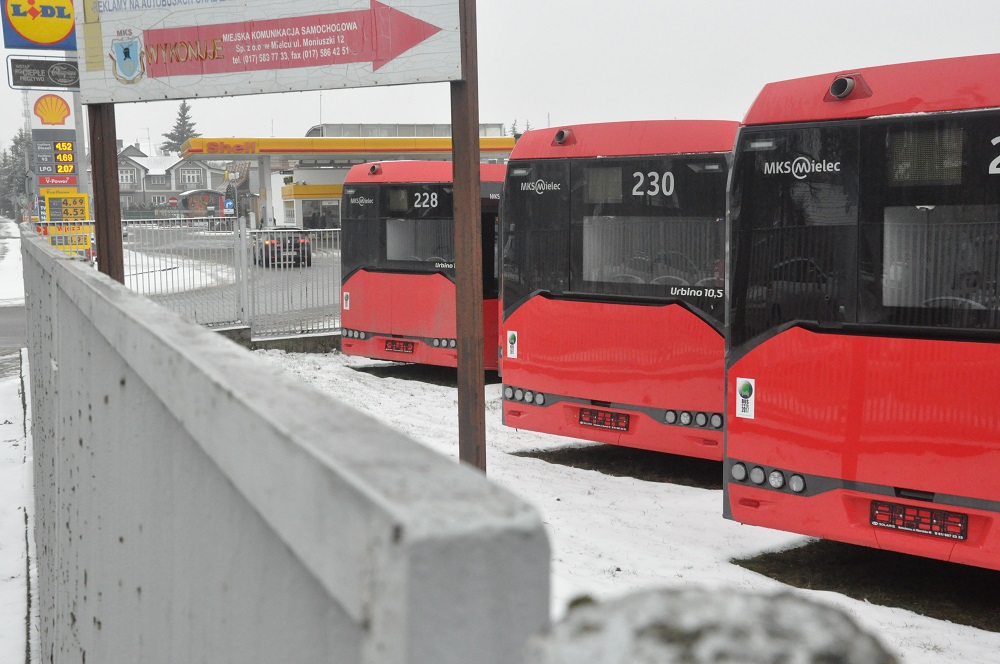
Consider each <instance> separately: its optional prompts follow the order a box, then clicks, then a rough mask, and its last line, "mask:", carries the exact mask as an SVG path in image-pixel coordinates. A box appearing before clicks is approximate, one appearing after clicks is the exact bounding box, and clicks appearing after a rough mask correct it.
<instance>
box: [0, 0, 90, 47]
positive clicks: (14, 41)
mask: <svg viewBox="0 0 1000 664" xmlns="http://www.w3.org/2000/svg"><path fill="white" fill-rule="evenodd" d="M3 5H4V12H3V39H4V45H5V46H6V47H7V48H24V49H53V50H61V51H75V50H76V33H75V31H74V28H75V24H76V21H75V20H74V13H73V0H3Z"/></svg>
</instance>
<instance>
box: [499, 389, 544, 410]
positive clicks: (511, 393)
mask: <svg viewBox="0 0 1000 664" xmlns="http://www.w3.org/2000/svg"><path fill="white" fill-rule="evenodd" d="M503 398H504V399H507V400H509V401H520V402H522V403H527V404H534V405H536V406H544V405H545V395H544V394H542V393H541V392H535V391H534V390H524V389H521V388H520V387H514V386H513V385H504V388H503Z"/></svg>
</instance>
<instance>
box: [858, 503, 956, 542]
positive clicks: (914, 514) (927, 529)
mask: <svg viewBox="0 0 1000 664" xmlns="http://www.w3.org/2000/svg"><path fill="white" fill-rule="evenodd" d="M871 524H872V525H873V526H878V527H880V528H891V529H893V530H905V531H908V532H911V533H924V534H925V535H933V536H935V537H945V538H947V539H954V540H964V539H965V538H966V537H968V530H969V517H968V516H966V515H965V514H959V513H958V512H945V511H944V510H935V509H929V508H926V507H914V506H912V505H897V504H896V503H887V502H885V501H882V500H873V501H872V503H871Z"/></svg>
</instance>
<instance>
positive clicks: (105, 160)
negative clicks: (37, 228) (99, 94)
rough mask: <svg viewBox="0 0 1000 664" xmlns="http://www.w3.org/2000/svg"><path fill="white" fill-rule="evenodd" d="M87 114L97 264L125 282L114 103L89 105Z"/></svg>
mask: <svg viewBox="0 0 1000 664" xmlns="http://www.w3.org/2000/svg"><path fill="white" fill-rule="evenodd" d="M87 116H88V118H89V120H90V122H89V125H90V167H91V171H92V173H93V183H94V196H93V200H94V235H95V239H96V241H97V264H98V266H99V268H100V270H101V272H103V273H104V274H106V275H108V276H109V277H111V278H112V279H114V280H115V281H117V282H119V283H125V265H124V258H123V257H122V210H121V200H120V199H119V197H118V150H117V145H116V142H117V136H116V130H115V107H114V104H90V105H88V106H87Z"/></svg>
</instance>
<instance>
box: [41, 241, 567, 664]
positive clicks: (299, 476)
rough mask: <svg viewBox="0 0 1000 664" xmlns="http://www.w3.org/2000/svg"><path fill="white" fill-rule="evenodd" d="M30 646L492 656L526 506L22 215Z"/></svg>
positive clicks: (285, 656) (518, 584)
mask: <svg viewBox="0 0 1000 664" xmlns="http://www.w3.org/2000/svg"><path fill="white" fill-rule="evenodd" d="M22 255H23V264H24V277H25V278H24V283H25V287H26V307H27V312H28V334H29V357H30V372H31V386H32V389H31V397H32V400H31V403H32V412H33V419H32V435H33V439H34V449H35V493H36V503H37V504H36V523H35V539H36V543H37V549H38V585H39V589H38V601H39V613H40V622H41V624H40V632H41V650H42V651H41V657H40V661H44V662H53V663H54V664H62V663H69V662H72V663H73V664H79V663H80V662H91V663H102V662H143V663H144V664H149V663H159V662H163V663H165V664H166V663H179V662H184V663H188V662H191V663H193V662H210V663H211V664H222V663H224V662H233V663H236V662H239V663H240V664H246V663H248V662H281V663H282V664H285V663H296V662H302V663H307V662H308V663H309V664H316V663H318V662H338V663H339V662H343V663H348V664H351V663H355V662H358V663H376V662H378V663H381V662H385V663H413V664H423V663H426V664H448V663H452V662H453V663H455V664H459V663H461V664H470V663H473V662H475V663H476V664H493V663H495V664H501V663H504V664H506V663H508V662H519V661H521V652H522V647H523V645H524V644H525V643H526V641H527V638H528V636H529V635H530V634H531V633H532V632H534V631H536V630H538V629H540V628H542V627H544V626H545V625H546V624H547V621H548V610H549V550H548V542H547V539H546V536H545V533H544V530H543V528H542V525H541V521H540V519H539V516H538V514H537V513H536V512H535V510H534V509H533V508H532V507H530V506H529V505H527V504H526V503H524V502H523V501H521V500H520V499H518V498H517V497H515V496H513V495H512V494H510V493H508V492H506V491H504V490H502V489H500V488H499V487H497V486H495V485H493V484H491V483H490V482H489V481H487V480H486V479H485V478H484V477H483V476H482V475H481V474H479V473H478V472H476V471H474V470H471V469H469V468H467V467H464V466H459V465H456V464H454V463H453V462H451V461H449V460H447V459H445V458H442V457H440V456H438V455H436V454H435V453H433V452H431V451H429V450H427V449H426V448H424V447H422V446H420V445H418V444H417V443H415V442H412V441H410V440H408V439H406V438H405V437H404V436H402V435H401V434H398V433H396V432H394V431H391V430H389V429H387V428H386V427H384V426H382V425H380V424H378V423H376V422H375V421H373V420H371V419H370V418H368V417H366V416H365V415H363V414H360V413H358V412H356V411H354V410H352V409H350V408H348V407H347V406H345V405H343V404H341V403H339V402H337V401H335V400H332V399H330V398H329V397H327V396H325V395H323V394H321V393H319V392H316V391H314V390H312V389H310V388H309V387H307V386H305V385H303V384H300V383H298V382H296V381H295V380H293V379H292V378H291V377H289V376H287V375H285V374H283V373H281V372H280V371H279V370H278V369H276V368H272V367H271V366H269V365H268V364H266V363H264V362H263V361H262V360H259V359H258V358H255V357H254V356H253V355H252V354H251V353H249V352H247V351H246V350H245V349H243V348H240V347H239V346H237V345H236V344H233V343H231V342H230V341H228V340H226V339H224V338H222V337H220V336H219V335H217V334H215V333H214V332H211V331H208V330H205V329H203V328H201V327H199V326H197V325H195V324H193V323H189V322H187V321H185V320H183V319H181V318H180V317H179V316H177V315H175V314H173V313H171V312H169V311H167V310H166V309H163V308H162V307H160V306H158V305H155V304H153V303H151V302H149V301H148V300H146V299H144V298H142V297H141V296H138V295H135V294H133V293H131V292H129V291H128V290H127V289H125V288H124V287H122V286H121V285H119V284H117V283H115V282H113V281H111V280H109V279H107V278H106V277H104V275H102V274H99V273H97V272H96V271H94V270H93V268H92V267H90V266H89V265H87V264H85V263H81V262H76V261H74V260H72V259H69V258H67V257H66V256H65V255H63V254H60V253H58V252H56V251H55V250H53V249H52V248H51V247H49V246H48V245H47V243H46V242H44V241H43V240H40V239H39V238H38V237H37V236H36V235H35V234H34V233H33V231H32V230H31V229H30V227H26V226H22Z"/></svg>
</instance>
